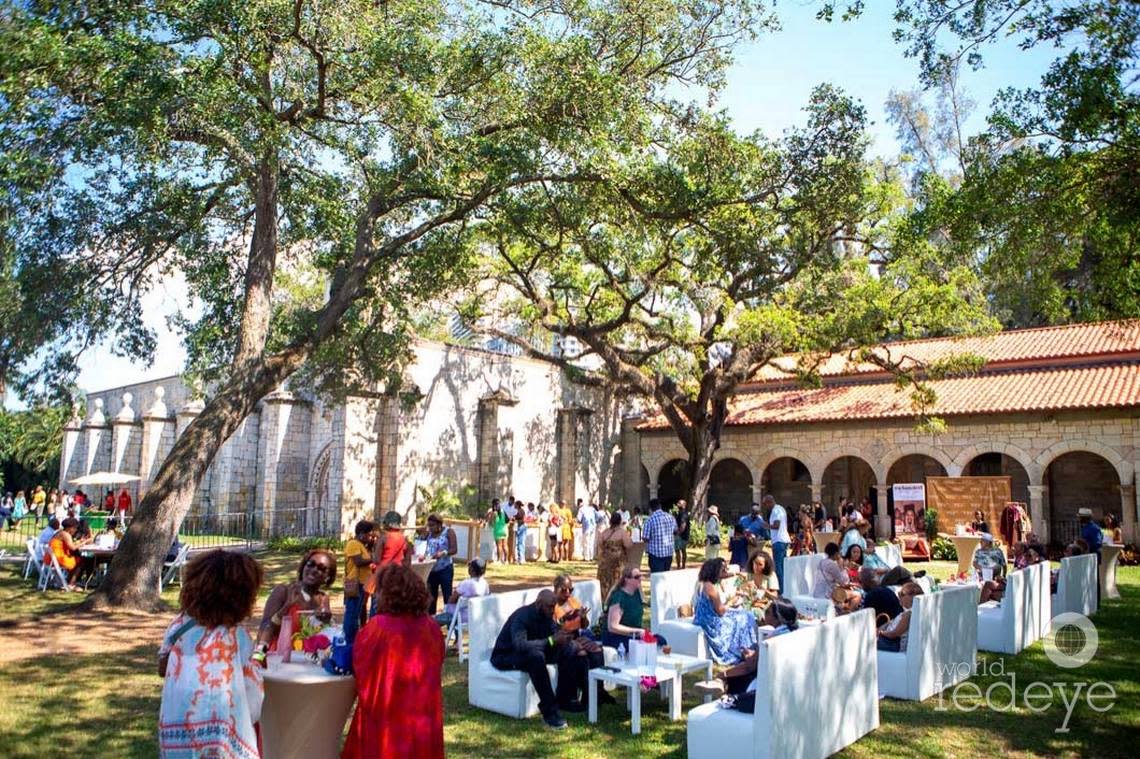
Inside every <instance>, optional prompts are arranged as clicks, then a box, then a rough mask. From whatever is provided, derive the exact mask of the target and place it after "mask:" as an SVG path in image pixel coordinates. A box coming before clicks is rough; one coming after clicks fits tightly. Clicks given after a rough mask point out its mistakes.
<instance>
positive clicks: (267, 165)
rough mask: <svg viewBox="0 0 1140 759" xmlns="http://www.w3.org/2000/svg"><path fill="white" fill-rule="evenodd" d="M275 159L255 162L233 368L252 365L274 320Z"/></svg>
mask: <svg viewBox="0 0 1140 759" xmlns="http://www.w3.org/2000/svg"><path fill="white" fill-rule="evenodd" d="M278 180H279V170H278V166H277V156H276V155H267V156H265V157H263V158H262V160H261V161H259V162H258V165H257V178H256V181H255V186H254V216H253V239H252V240H250V244H249V260H248V262H247V264H246V267H245V283H244V289H245V301H244V303H243V304H242V311H241V328H240V330H239V332H238V345H237V350H236V351H234V360H233V365H234V368H235V369H236V368H238V367H240V366H241V365H242V364H244V363H246V362H249V361H252V360H254V359H256V358H257V357H259V356H260V355H261V352H262V351H263V350H265V340H266V338H267V337H268V336H269V322H270V319H271V318H272V316H273V302H272V299H273V277H274V273H275V272H276V269H277V191H278Z"/></svg>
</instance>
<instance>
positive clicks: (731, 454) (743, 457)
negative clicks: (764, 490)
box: [713, 447, 764, 483]
mask: <svg viewBox="0 0 1140 759" xmlns="http://www.w3.org/2000/svg"><path fill="white" fill-rule="evenodd" d="M728 459H733V460H736V461H739V462H740V463H741V464H743V465H744V466H746V467H747V468H748V474H750V475H751V476H752V482H753V483H756V482H759V481H760V477H761V475H763V474H764V470H763V469H758V468H757V466H756V462H755V461H753V460H752V457H751V456H749V455H748V454H747V453H745V452H744V451H742V450H740V449H739V448H732V447H726V448H719V449H717V451H716V453H714V454H713V466H716V465H717V464H719V463H720V462H722V461H725V460H728Z"/></svg>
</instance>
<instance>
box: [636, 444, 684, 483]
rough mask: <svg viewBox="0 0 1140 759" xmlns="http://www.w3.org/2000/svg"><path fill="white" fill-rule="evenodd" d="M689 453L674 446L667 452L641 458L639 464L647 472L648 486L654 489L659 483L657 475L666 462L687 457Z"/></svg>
mask: <svg viewBox="0 0 1140 759" xmlns="http://www.w3.org/2000/svg"><path fill="white" fill-rule="evenodd" d="M688 457H689V455H688V454H687V453H685V450H684V449H683V448H674V449H672V450H670V451H668V452H667V453H664V454H659V455H657V456H654V457H653V458H649V459H643V460H642V462H641V465H642V466H643V467H645V469H646V471H647V472H649V487H650V489H654V488H657V487H659V485H660V483H659V481H658V477H659V475H660V474H661V469H662V468H663V467H664V466H665V464H667V463H668V462H670V461H672V460H673V459H687V458H688Z"/></svg>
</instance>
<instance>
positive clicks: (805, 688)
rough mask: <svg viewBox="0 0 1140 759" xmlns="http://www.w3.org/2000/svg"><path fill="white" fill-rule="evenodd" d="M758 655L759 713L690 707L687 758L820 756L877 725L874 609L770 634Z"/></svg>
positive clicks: (803, 758)
mask: <svg viewBox="0 0 1140 759" xmlns="http://www.w3.org/2000/svg"><path fill="white" fill-rule="evenodd" d="M759 657H760V659H759V661H758V662H757V674H758V677H759V678H760V686H759V687H758V688H757V691H756V693H757V695H756V711H755V713H754V714H745V713H744V712H739V711H736V710H733V709H725V708H722V707H721V706H720V704H719V703H718V702H713V703H709V704H703V705H701V706H698V707H696V708H695V709H693V710H692V711H690V712H689V715H688V749H689V754H688V755H689V759H737V758H738V757H739V758H740V759H768V758H769V757H797V758H798V759H816V758H822V757H826V756H830V755H831V754H834V753H835V752H836V751H839V750H840V749H841V748H843V747H844V746H849V745H850V744H852V743H854V742H855V741H857V740H859V738H861V737H862V736H864V735H866V734H867V733H869V732H871V731H872V730H874V729H875V728H877V727H878V726H879V697H878V678H877V668H876V666H875V664H874V662H875V622H874V615H873V613H872V612H871V611H870V610H869V609H864V610H862V611H858V612H856V613H854V614H848V615H845V616H842V617H838V618H836V619H833V620H830V621H828V622H825V623H823V624H820V625H811V626H805V627H802V628H800V629H799V630H796V631H795V632H793V633H788V634H786V635H781V636H779V637H776V638H771V639H770V640H768V641H766V642H764V643H763V644H762V645H761V646H760V650H759ZM821 662H827V665H826V666H823V665H821Z"/></svg>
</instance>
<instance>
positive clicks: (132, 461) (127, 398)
mask: <svg viewBox="0 0 1140 759" xmlns="http://www.w3.org/2000/svg"><path fill="white" fill-rule="evenodd" d="M134 399H135V398H134V396H133V395H131V394H130V393H123V407H122V408H121V409H119V413H117V414H115V419H114V420H113V421H112V422H111V471H112V472H122V473H124V474H134V473H135V472H137V471H138V466H139V461H138V458H137V456H138V451H139V443H140V440H139V429H138V427H139V425H138V422H137V421H136V420H135V410H134V409H133V408H131V403H132V402H133V401H134ZM124 487H126V489H127V492H128V493H130V494H131V499H132V502H133V503H138V498H139V488H138V484H137V483H129V484H127V485H125V486H124Z"/></svg>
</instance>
